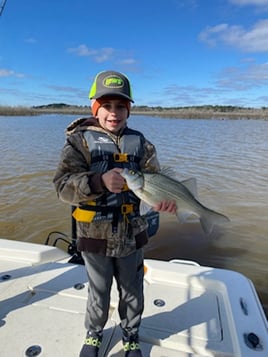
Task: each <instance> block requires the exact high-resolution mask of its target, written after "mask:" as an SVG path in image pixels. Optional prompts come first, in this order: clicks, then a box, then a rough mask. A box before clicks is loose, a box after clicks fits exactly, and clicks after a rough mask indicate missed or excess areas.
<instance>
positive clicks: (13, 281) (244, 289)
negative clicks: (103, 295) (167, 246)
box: [0, 239, 268, 357]
mask: <svg viewBox="0 0 268 357" xmlns="http://www.w3.org/2000/svg"><path fill="white" fill-rule="evenodd" d="M68 259H69V255H67V254H66V253H65V252H63V251H61V250H59V249H58V248H55V247H48V246H43V245H38V244H30V243H23V242H14V241H9V240H4V239H1V240H0V341H1V347H0V351H1V352H0V355H1V357H13V356H14V357H23V356H40V357H54V356H57V357H75V356H79V351H80V349H81V346H82V344H83V340H84V337H85V330H84V314H85V306H86V299H87V278H86V273H85V268H84V266H81V265H76V264H70V263H68ZM145 265H146V274H145V280H144V288H145V310H144V315H143V320H142V325H141V330H140V340H141V348H142V350H143V356H144V357H148V356H152V357H175V356H176V357H209V356H215V357H224V356H226V357H227V356H228V357H232V356H233V357H251V356H256V357H267V356H268V325H267V321H266V318H265V315H264V313H263V310H262V307H261V305H260V302H259V299H258V297H257V294H256V291H255V289H254V287H253V285H252V283H251V282H250V281H249V280H248V279H247V278H246V277H244V276H243V275H241V274H239V273H235V272H231V271H227V270H222V269H213V268H209V267H200V266H195V265H191V264H190V265H189V264H182V263H176V262H162V261H154V260H146V261H145ZM116 307H117V291H116V288H115V284H114V286H113V290H112V299H111V313H110V319H109V321H108V323H107V326H106V328H105V334H104V341H103V344H102V346H101V353H100V356H103V357H106V356H110V357H112V356H113V357H123V356H124V353H123V351H122V344H121V331H120V327H119V317H118V313H117V308H116Z"/></svg>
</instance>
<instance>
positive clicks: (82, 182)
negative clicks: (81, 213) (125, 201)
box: [53, 133, 105, 205]
mask: <svg viewBox="0 0 268 357" xmlns="http://www.w3.org/2000/svg"><path fill="white" fill-rule="evenodd" d="M89 166H90V153H89V150H88V149H87V148H86V146H85V144H84V139H83V136H82V133H76V134H73V135H71V136H69V137H68V138H67V140H66V143H65V145H64V147H63V149H62V152H61V157H60V161H59V164H58V167H57V170H56V173H55V176H54V179H53V183H54V185H55V188H56V192H57V194H58V197H59V198H60V199H61V200H62V201H64V202H67V203H69V204H71V205H78V204H81V203H85V202H87V201H89V200H92V199H95V198H96V197H98V196H100V195H101V194H102V193H104V192H105V188H104V186H103V184H102V179H101V176H100V174H97V173H95V172H91V171H90V170H89Z"/></svg>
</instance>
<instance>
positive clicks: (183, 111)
mask: <svg viewBox="0 0 268 357" xmlns="http://www.w3.org/2000/svg"><path fill="white" fill-rule="evenodd" d="M221 109H222V107H220V109H218V108H217V110H214V109H213V108H212V109H211V108H210V109H207V108H206V107H204V108H203V107H188V108H149V107H148V108H146V109H145V110H144V109H143V108H142V109H141V108H139V107H133V108H132V109H131V115H144V116H155V117H162V118H174V119H221V120H225V119H238V120H242V119H248V120H249V119H259V120H268V109H266V108H264V109H254V108H245V109H241V108H232V109H231V110H230V109H229V110H227V109H226V110H221ZM41 114H48V115H49V114H65V115H86V116H90V115H91V109H90V107H75V106H66V107H57V106H55V107H53V106H42V107H6V106H0V117H1V116H35V115H41Z"/></svg>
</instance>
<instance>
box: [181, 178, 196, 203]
mask: <svg viewBox="0 0 268 357" xmlns="http://www.w3.org/2000/svg"><path fill="white" fill-rule="evenodd" d="M181 183H182V184H183V186H185V187H186V188H188V190H189V191H190V192H191V194H192V195H193V196H194V197H195V198H197V197H198V194H197V180H196V178H195V177H190V178H188V179H186V180H183V181H181Z"/></svg>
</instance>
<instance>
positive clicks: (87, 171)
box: [53, 117, 160, 257]
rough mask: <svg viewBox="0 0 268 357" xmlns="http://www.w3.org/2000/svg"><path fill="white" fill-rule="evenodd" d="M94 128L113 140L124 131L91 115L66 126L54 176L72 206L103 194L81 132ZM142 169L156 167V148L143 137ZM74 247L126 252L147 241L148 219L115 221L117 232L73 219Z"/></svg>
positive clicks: (61, 195)
mask: <svg viewBox="0 0 268 357" xmlns="http://www.w3.org/2000/svg"><path fill="white" fill-rule="evenodd" d="M87 130H93V131H98V132H102V133H105V134H106V135H109V136H110V137H111V138H112V140H114V142H116V141H117V140H118V138H119V137H120V136H121V135H124V130H125V128H123V129H122V130H121V132H120V133H119V134H118V135H115V134H112V133H110V132H107V131H106V130H104V129H103V128H102V127H100V125H99V123H98V120H97V119H96V118H94V117H89V118H78V119H76V120H74V121H73V122H71V123H70V124H69V125H68V127H67V128H66V131H65V133H66V142H65V145H64V147H63V149H62V153H61V157H60V160H59V164H58V167H57V170H56V173H55V176H54V180H53V182H54V185H55V188H56V192H57V194H58V197H59V198H60V199H61V200H62V201H63V202H65V203H68V204H70V205H71V206H73V207H75V206H80V205H81V204H83V203H86V202H88V201H89V200H94V199H96V198H98V197H100V196H102V195H105V193H106V192H108V191H107V189H106V188H105V187H103V185H102V180H101V176H100V175H99V174H97V173H96V172H93V171H91V154H90V148H88V146H87V143H86V140H85V137H84V133H85V131H87ZM139 166H140V168H141V170H142V171H159V169H160V167H159V163H158V160H157V157H156V151H155V148H154V146H153V144H151V143H150V142H149V141H148V140H146V139H145V144H144V156H143V158H142V159H141V161H140V164H139ZM76 228H77V229H76V234H77V248H78V250H80V251H88V252H95V253H98V254H101V255H107V256H115V257H120V256H126V255H128V254H131V253H132V252H134V251H135V250H136V249H138V248H140V247H141V246H143V245H144V244H146V242H147V235H146V230H147V221H146V219H145V218H144V217H141V216H138V217H136V218H134V219H133V220H131V225H129V223H127V222H126V221H124V220H123V221H121V222H119V223H118V229H117V232H116V233H114V232H112V229H111V224H110V223H105V222H96V223H95V222H94V223H93V222H92V223H83V222H76Z"/></svg>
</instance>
